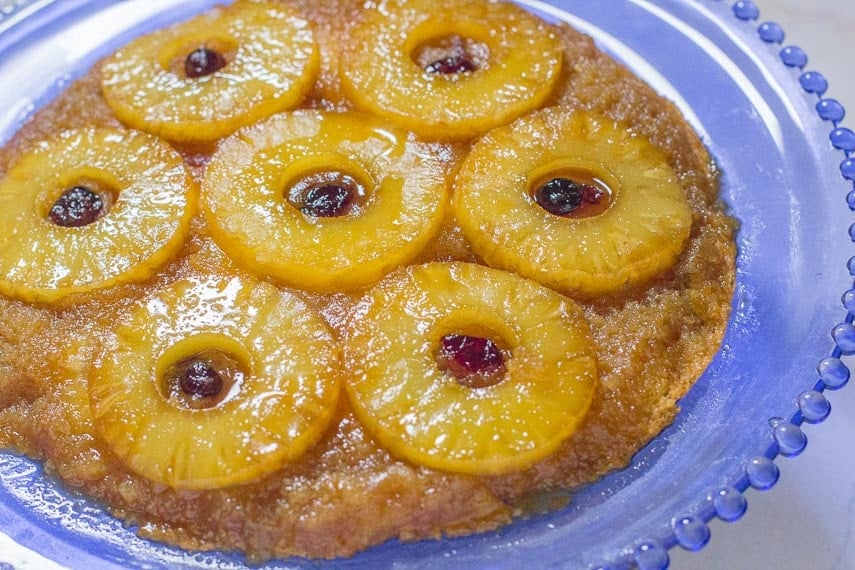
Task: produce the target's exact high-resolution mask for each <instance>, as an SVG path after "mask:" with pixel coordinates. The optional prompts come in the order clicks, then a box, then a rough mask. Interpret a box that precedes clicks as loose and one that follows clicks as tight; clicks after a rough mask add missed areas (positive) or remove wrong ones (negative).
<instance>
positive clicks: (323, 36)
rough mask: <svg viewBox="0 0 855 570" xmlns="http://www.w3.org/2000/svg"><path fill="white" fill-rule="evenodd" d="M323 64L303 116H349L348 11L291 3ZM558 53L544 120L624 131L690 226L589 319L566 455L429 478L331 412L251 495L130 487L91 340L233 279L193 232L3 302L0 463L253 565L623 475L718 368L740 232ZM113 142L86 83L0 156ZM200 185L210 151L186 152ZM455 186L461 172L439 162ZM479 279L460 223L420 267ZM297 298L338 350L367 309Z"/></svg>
mask: <svg viewBox="0 0 855 570" xmlns="http://www.w3.org/2000/svg"><path fill="white" fill-rule="evenodd" d="M291 3H292V4H296V5H297V6H298V7H299V8H300V9H301V10H303V11H304V12H305V14H306V16H307V18H308V19H309V20H310V21H313V22H315V31H316V35H317V38H318V41H319V44H320V46H321V54H322V60H323V66H322V69H323V70H322V74H321V77H320V79H319V80H318V82H317V84H316V86H315V90H314V92H313V93H312V95H311V96H310V99H309V100H308V101H307V103H306V106H308V107H315V108H324V109H328V110H336V111H342V110H346V109H348V108H349V104H348V102H347V101H346V100H344V99H343V97H342V96H341V94H340V89H339V82H338V79H337V75H336V73H335V70H336V69H337V65H338V63H337V54H336V46H337V42H338V41H339V39H340V38H341V37H346V36H345V35H344V32H343V30H344V27H345V25H346V22H348V21H352V20H354V19H356V18H358V17H359V15H358V8H357V6H358V5H359V4H360V3H361V2H359V1H357V0H346V1H340V0H323V1H321V2H317V1H314V0H291ZM557 33H558V34H559V35H560V36H561V37H562V38H563V41H564V45H565V50H566V53H565V70H564V77H563V80H562V81H561V82H560V83H561V87H560V88H559V90H558V92H557V93H556V94H555V95H554V97H553V99H552V101H551V102H550V103H551V104H561V105H569V106H572V107H578V108H584V109H589V110H593V111H597V112H600V113H604V114H606V115H609V116H611V117H613V118H615V119H618V120H620V121H624V122H625V123H627V124H628V125H630V126H631V128H632V129H634V130H635V131H636V132H638V133H640V134H642V135H644V136H646V137H647V138H649V139H650V140H651V141H652V142H653V143H654V144H655V145H656V146H658V147H660V148H661V149H662V150H664V151H665V153H666V155H667V157H668V160H669V161H670V163H671V165H672V166H673V167H674V168H675V170H676V171H677V172H678V173H679V175H680V179H681V181H682V184H683V187H684V188H685V189H686V192H687V195H688V199H689V202H690V204H691V207H692V209H693V211H694V226H693V232H692V236H691V240H690V243H689V244H688V246H687V248H686V250H685V252H684V254H683V256H682V258H681V259H680V261H679V263H678V264H677V265H676V266H675V267H674V268H672V270H670V271H669V272H668V273H667V274H666V275H664V276H661V277H660V278H659V279H658V280H656V281H655V282H654V283H652V284H647V285H646V286H644V287H643V288H642V289H639V290H634V291H626V292H623V293H621V294H620V295H619V296H613V297H609V298H602V299H598V300H596V301H593V302H586V303H584V306H585V310H586V313H587V316H588V318H589V319H590V321H591V323H592V328H593V330H594V334H595V338H596V341H597V343H598V345H599V347H600V348H599V355H598V356H599V367H600V375H601V390H600V396H599V397H598V398H597V400H596V402H595V404H594V406H593V408H592V410H591V412H590V414H589V415H588V416H587V418H586V420H585V422H584V424H583V426H582V427H581V429H580V430H579V431H578V432H577V433H576V434H575V435H574V436H573V437H572V438H571V439H570V440H568V441H567V442H565V444H564V445H563V446H562V447H561V449H560V450H559V451H558V452H557V453H555V454H554V455H552V456H550V457H549V458H547V459H545V460H543V461H541V462H540V463H539V464H537V465H536V466H534V467H532V468H530V469H528V470H526V471H523V472H521V473H513V474H509V475H504V476H500V477H494V478H479V477H473V476H464V475H456V474H449V473H441V472H436V471H431V470H429V469H426V468H422V467H418V466H415V465H411V464H408V463H405V462H402V461H399V460H397V459H395V458H394V457H391V456H390V455H389V454H388V453H387V452H386V451H385V450H384V449H383V448H382V447H380V446H379V445H378V444H377V443H376V442H375V441H374V440H373V439H372V438H371V437H370V436H369V435H368V434H366V433H365V431H364V430H363V428H362V426H361V425H360V424H359V422H358V421H357V420H356V419H355V416H354V415H353V414H352V412H351V411H350V409H348V405H347V402H346V398H342V403H341V405H340V410H339V415H338V419H337V421H336V422H334V427H332V428H331V429H330V430H329V432H328V434H327V435H326V437H325V439H324V440H323V441H322V442H321V443H320V444H319V445H318V446H317V447H315V448H314V449H313V450H311V451H310V452H309V453H308V454H307V455H306V456H304V458H303V459H301V460H300V461H299V462H298V463H296V464H293V465H288V466H286V467H285V468H283V469H282V470H281V471H279V472H277V473H274V474H273V475H270V476H268V477H266V478H264V479H262V480H260V481H257V482H255V483H252V484H249V485H244V486H237V487H232V488H226V489H219V490H212V491H204V492H186V491H177V490H173V489H170V488H167V487H165V486H163V485H159V484H155V483H153V482H151V481H148V480H146V479H144V478H142V477H140V476H137V475H134V474H132V473H130V472H129V471H128V470H127V469H126V468H125V467H124V466H123V464H122V463H121V462H120V461H119V460H118V459H117V458H116V457H115V456H114V455H113V454H112V452H111V451H110V449H109V448H108V447H107V445H106V444H105V443H104V442H103V441H102V440H101V439H100V437H99V436H98V431H97V429H96V426H95V425H93V420H92V418H91V415H90V410H89V404H88V396H87V384H86V382H87V380H86V379H87V376H88V373H89V372H88V371H89V370H90V369H91V368H92V367H93V366H95V365H97V363H98V355H99V353H100V351H102V350H109V347H104V346H102V344H103V343H102V342H101V340H100V339H101V338H102V334H101V331H103V330H105V329H106V328H107V327H108V326H109V325H110V324H111V323H113V322H115V321H116V320H117V319H119V318H122V317H123V316H124V315H126V314H127V312H128V311H129V308H130V307H131V306H133V305H134V304H135V303H137V302H139V301H140V300H141V299H143V298H144V297H146V295H147V294H148V293H149V292H150V291H152V290H154V289H156V288H158V287H161V286H164V285H165V284H167V283H170V282H172V281H174V280H176V279H178V278H180V277H183V276H189V275H194V274H204V273H206V272H210V271H226V272H233V273H239V272H240V270H239V269H237V268H236V267H234V266H233V265H232V264H231V262H230V261H229V260H228V259H227V258H225V256H223V255H222V254H221V253H220V252H219V251H218V250H217V248H216V247H215V246H214V245H213V243H212V242H211V240H210V238H209V237H208V236H207V235H206V233H205V227H204V223H203V221H202V220H201V217H199V216H197V219H196V220H195V221H194V225H193V236H192V239H190V240H189V241H188V243H187V244H186V246H185V248H184V251H183V252H182V254H181V255H180V256H179V257H178V258H177V259H175V260H174V261H173V262H171V263H170V264H169V265H168V266H167V267H165V268H164V269H163V270H162V271H160V272H159V274H158V275H157V276H155V277H154V278H152V279H150V280H149V281H147V282H144V283H140V284H132V285H123V286H118V287H115V288H113V289H110V290H107V291H104V292H100V293H94V294H87V295H83V296H81V298H78V299H76V300H75V301H74V302H70V303H66V304H65V305H63V306H59V307H39V306H29V305H26V304H24V303H21V302H18V301H15V300H10V299H5V298H0V447H5V448H14V449H16V450H19V451H22V452H24V453H26V454H27V455H30V456H34V457H38V458H42V459H43V460H44V461H45V464H46V465H47V467H48V469H49V470H50V472H52V473H54V474H55V475H56V476H58V477H59V478H60V479H61V480H62V481H64V483H65V484H66V485H67V486H69V487H71V488H74V489H80V490H81V491H82V492H83V493H84V494H86V495H90V496H93V497H95V498H97V499H98V500H100V501H102V502H103V503H104V504H106V505H107V506H108V507H109V509H110V510H111V511H112V512H113V513H114V514H115V515H116V516H118V517H120V518H122V519H125V520H127V521H128V522H129V523H132V524H135V525H138V526H139V529H140V533H141V534H142V535H144V536H147V537H151V538H154V539H157V540H163V541H166V542H169V543H173V544H177V545H180V546H182V547H186V548H191V549H211V548H221V549H239V550H243V551H245V552H247V553H248V555H249V557H250V559H252V560H263V559H266V558H270V557H275V556H289V555H301V556H309V557H323V558H330V557H336V556H349V555H352V554H353V553H355V552H357V551H359V550H361V549H364V548H366V547H368V546H371V545H374V544H377V543H380V542H382V541H384V540H387V539H389V538H394V537H398V538H400V539H403V540H415V539H422V538H428V537H439V536H441V535H446V536H451V535H460V534H467V533H471V532H476V531H485V530H490V529H494V528H496V527H498V526H500V525H502V524H505V523H507V522H508V521H509V520H511V518H512V517H513V516H515V515H520V514H526V513H528V512H530V506H531V505H532V504H533V501H532V500H531V497H533V496H539V495H540V494H542V493H543V492H545V491H547V492H548V491H549V490H551V489H561V488H568V487H569V488H572V487H574V486H578V485H580V484H583V483H586V482H590V481H592V480H594V479H596V478H597V477H599V476H602V475H603V474H604V473H606V472H608V471H609V470H613V469H616V468H620V467H623V466H625V465H626V464H627V462H628V461H629V459H630V458H631V456H632V454H633V453H634V452H635V451H637V450H638V449H639V448H640V447H641V446H642V445H643V444H645V443H646V442H647V441H649V440H650V439H651V438H653V437H654V436H655V435H656V434H657V433H659V432H660V431H661V430H662V429H663V428H664V427H665V426H667V425H668V424H669V423H670V422H671V421H672V420H673V418H674V416H675V414H676V412H677V406H676V400H677V399H678V398H680V397H681V396H682V395H683V394H685V392H686V391H687V390H688V389H689V387H690V386H691V385H692V383H693V381H694V380H695V379H696V378H697V377H698V376H699V375H700V374H701V373H702V372H703V370H704V368H705V367H706V366H707V364H708V363H709V361H710V360H711V358H712V357H713V355H714V354H715V352H716V351H717V350H718V347H719V345H720V342H721V339H722V337H723V334H724V330H725V327H726V324H727V320H728V316H729V310H730V303H731V296H732V292H733V288H734V278H735V277H734V275H735V269H734V263H735V261H734V260H735V245H734V241H733V234H734V229H735V225H734V222H733V220H732V219H730V218H728V217H727V216H726V214H725V213H724V211H723V207H722V205H721V204H720V202H719V198H718V176H717V172H716V169H715V166H714V164H713V163H712V162H711V160H710V157H709V156H708V154H707V152H706V150H705V148H704V146H703V145H702V143H701V141H700V140H699V139H698V137H697V136H696V135H695V133H694V132H693V131H692V130H691V128H690V127H689V126H688V125H687V124H686V122H685V121H684V119H683V118H682V117H681V115H680V113H679V112H678V110H677V109H676V108H675V107H674V106H673V105H672V104H671V103H669V102H667V101H665V100H663V99H662V98H661V97H659V96H658V95H656V94H655V93H654V92H653V91H652V90H651V89H650V88H649V87H648V86H647V85H645V84H644V83H643V82H641V81H640V80H639V79H637V78H635V77H634V76H633V75H632V74H631V73H629V72H628V71H627V70H626V69H625V68H623V67H622V66H620V65H619V64H617V63H616V62H614V61H613V60H611V59H610V58H608V57H607V56H605V55H604V54H602V53H601V52H599V51H598V50H597V49H596V48H595V47H594V44H593V42H592V41H591V40H590V39H589V38H587V37H585V36H583V35H581V34H579V33H577V32H575V31H573V30H571V29H569V28H567V27H561V28H558V29H557ZM108 125H109V126H119V125H120V124H119V122H118V121H117V120H116V118H115V117H114V116H113V115H112V113H111V112H110V110H109V108H108V107H107V105H106V103H105V102H104V100H103V99H102V97H101V94H100V90H99V70H98V67H97V66H96V67H95V68H94V69H93V70H92V71H91V72H90V73H89V74H88V75H87V76H85V77H84V78H82V79H81V80H79V81H78V82H76V83H75V84H74V85H72V86H71V87H70V88H69V89H68V90H67V91H66V92H64V93H63V94H62V95H60V96H59V98H58V99H57V100H56V101H54V102H53V103H51V104H50V105H49V106H48V107H47V108H45V109H43V110H42V111H40V112H38V113H37V114H36V116H35V117H34V119H33V120H32V121H30V122H29V123H28V124H27V125H26V126H25V127H24V128H23V129H22V130H21V131H20V132H19V133H18V134H17V135H16V136H15V137H14V139H13V140H12V141H11V142H10V143H9V144H8V145H7V146H6V148H5V149H3V150H2V151H0V174H2V173H5V172H6V171H7V170H8V168H9V167H10V165H11V164H13V163H14V161H15V160H16V159H17V158H18V157H19V156H20V155H21V154H22V153H23V152H24V151H26V150H27V149H28V148H30V147H32V146H33V144H34V143H35V142H37V141H39V140H42V139H46V138H50V137H52V136H55V134H56V133H57V132H59V131H60V130H62V129H70V128H75V127H82V126H108ZM181 150H182V152H183V153H184V155H185V157H186V160H187V163H188V165H189V166H190V168H191V169H192V172H193V173H194V175H195V176H196V177H197V179H199V180H201V178H202V176H203V174H204V169H205V164H206V163H207V157H208V155H209V154H210V152H211V151H212V150H213V149H199V148H196V149H193V148H184V149H181ZM436 150H437V152H439V153H440V154H441V155H442V156H444V157H446V159H447V160H446V161H445V162H446V168H447V171H448V174H449V175H453V172H454V170H455V168H456V166H457V164H458V162H459V160H460V158H461V157H462V156H463V154H464V150H465V149H464V148H463V147H462V146H460V145H457V146H452V145H436ZM452 259H453V260H466V261H476V259H475V257H474V255H473V254H472V252H471V251H470V250H469V248H468V246H467V244H466V242H465V241H464V240H463V238H462V236H461V234H460V231H459V230H458V228H457V227H456V226H455V225H454V222H453V220H451V219H449V220H447V222H446V224H445V226H444V229H443V231H442V232H441V233H440V235H439V236H438V237H437V238H436V239H435V240H434V242H433V243H432V244H431V245H430V246H429V247H428V248H427V249H426V251H424V252H423V253H422V254H421V255H420V257H419V258H418V259H417V260H416V262H423V261H428V260H452ZM299 294H300V295H301V296H302V297H303V298H305V299H306V300H307V301H309V303H310V304H311V305H312V306H313V307H315V308H316V309H317V310H318V311H319V312H320V314H322V315H323V316H324V318H325V319H326V321H327V322H328V323H329V325H330V326H331V327H332V329H333V330H335V331H336V332H337V333H338V334H341V330H342V325H343V317H344V315H345V314H346V313H347V311H348V310H349V308H350V307H351V306H352V304H353V303H354V301H355V299H356V298H358V297H359V295H360V293H359V292H355V293H352V294H334V295H310V294H306V293H303V292H299Z"/></svg>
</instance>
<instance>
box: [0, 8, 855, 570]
mask: <svg viewBox="0 0 855 570" xmlns="http://www.w3.org/2000/svg"><path fill="white" fill-rule="evenodd" d="M215 3H217V0H126V1H123V2H115V1H113V0H75V1H73V2H72V1H64V2H59V1H50V0H36V1H30V2H24V1H21V0H18V2H17V3H16V2H14V1H12V2H9V1H8V0H0V78H2V84H3V86H4V87H3V89H2V90H0V143H2V142H4V141H6V140H8V138H9V137H11V135H12V134H13V133H14V132H15V130H16V129H17V128H18V127H20V125H21V124H22V123H23V122H24V121H25V120H26V119H27V118H28V117H29V116H30V115H31V114H32V113H33V110H34V109H37V108H39V107H40V106H42V105H44V104H45V103H46V102H47V101H49V100H50V99H51V98H53V97H55V96H56V95H57V93H59V92H60V91H61V90H62V89H63V88H64V87H65V86H66V85H67V83H68V82H69V81H70V80H72V79H74V78H76V77H78V76H80V75H82V74H83V73H85V71H86V70H87V69H88V68H89V67H90V66H91V65H92V64H93V63H95V62H96V61H97V60H98V59H99V58H100V57H103V56H104V55H106V54H108V53H110V52H111V51H113V50H114V49H115V48H117V47H118V46H119V45H121V44H122V43H124V42H126V41H127V40H128V39H129V38H131V37H133V36H136V35H139V34H141V33H144V32H146V31H149V30H152V29H155V28H158V27H161V26H163V25H165V24H168V23H171V22H175V21H178V20H181V19H184V18H186V17H188V16H190V15H192V14H194V13H197V12H200V11H202V10H204V9H206V8H208V7H210V6H212V5H214V4H215ZM522 3H523V4H525V5H527V6H529V7H530V8H531V9H532V10H534V11H536V12H539V13H540V14H541V15H544V16H545V17H547V18H550V19H563V20H566V21H568V22H570V23H571V24H572V25H573V26H575V27H576V28H578V29H580V30H582V31H584V32H586V33H588V34H590V35H592V36H593V37H594V38H595V39H596V40H597V42H598V43H599V45H600V46H601V47H602V48H604V49H605V50H606V51H608V52H609V53H611V54H612V55H614V56H615V57H617V58H618V59H620V60H621V61H623V62H624V63H625V64H627V65H628V66H629V67H630V68H632V70H633V71H634V72H635V73H637V74H638V75H640V76H641V77H642V78H644V79H645V80H646V81H648V82H649V83H650V84H651V85H652V86H653V87H654V88H656V89H657V90H658V91H660V92H661V93H662V94H664V95H665V96H666V97H668V98H670V99H671V100H673V101H674V102H675V103H676V104H677V105H678V106H679V107H680V108H681V109H682V111H683V113H684V114H685V116H686V117H687V118H688V120H689V121H690V122H691V123H692V125H693V126H694V127H695V128H696V129H697V131H698V132H699V133H700V134H701V136H702V137H703V139H704V141H705V142H706V144H707V145H708V146H709V148H710V150H711V152H712V154H713V155H714V156H715V158H716V160H717V162H718V165H719V167H720V169H721V172H722V189H723V199H724V200H725V202H726V203H727V204H728V207H729V208H730V210H731V212H732V213H733V215H734V216H736V217H737V218H738V219H739V221H740V224H741V225H740V230H739V234H738V240H739V264H738V272H739V274H738V285H737V291H736V295H735V298H734V301H733V309H734V310H733V317H732V319H731V323H730V327H729V330H728V333H727V336H726V339H725V342H724V345H723V347H722V349H721V351H720V353H719V354H718V356H717V357H716V358H715V360H714V361H713V362H712V364H711V365H710V367H709V369H708V370H707V372H706V373H705V374H704V375H703V377H702V378H701V379H700V380H699V381H698V383H697V384H696V385H695V387H694V388H693V389H692V390H691V392H690V393H689V394H688V395H687V397H686V398H684V399H683V401H682V402H681V406H682V412H681V413H680V414H679V416H678V417H677V419H676V421H675V423H674V424H673V425H672V426H671V427H669V428H668V429H667V430H666V431H665V432H664V433H662V434H661V435H660V436H659V437H657V438H656V439H655V440H654V441H653V442H651V443H650V444H649V445H648V446H646V447H645V448H644V449H643V450H641V451H640V452H639V453H638V454H637V455H636V457H635V458H634V460H633V462H632V464H631V465H630V466H629V467H627V468H626V469H624V470H622V471H620V472H616V473H613V474H611V475H609V476H608V477H605V478H604V479H602V480H601V481H599V482H597V483H596V484H594V485H591V486H589V487H587V488H585V489H583V490H582V491H580V492H579V493H578V494H577V495H576V496H575V500H574V502H573V504H572V505H571V506H570V507H568V508H567V509H566V510H563V511H560V512H556V513H553V514H551V515H549V516H542V517H537V518H534V519H532V520H527V521H517V522H515V523H513V524H511V525H509V526H508V527H506V528H504V529H502V530H501V531H499V532H495V533H488V534H481V535H476V536H471V537H467V538H460V539H454V540H442V541H425V542H419V543H415V544H400V543H397V542H394V541H393V542H390V543H387V544H384V545H381V546H379V547H376V548H373V549H370V550H368V551H366V552H364V553H362V554H359V555H358V556H356V557H355V558H353V559H352V560H347V561H337V562H335V563H333V564H334V565H335V566H336V567H339V568H350V567H354V568H355V567H371V568H380V567H389V566H393V565H394V566H395V567H396V568H417V567H418V568H422V567H430V568H446V567H447V568H459V567H472V566H480V567H483V566H489V567H506V566H524V565H527V564H530V563H531V561H533V560H536V561H537V562H538V566H539V567H573V568H597V567H604V568H606V567H607V568H615V569H617V568H628V567H631V566H634V565H635V566H638V567H640V568H643V569H650V568H664V567H665V566H667V564H668V554H667V551H668V549H669V548H671V547H674V546H676V545H680V546H682V547H684V548H687V549H700V548H702V547H703V546H704V545H705V544H706V542H707V540H708V539H709V529H708V527H707V525H706V523H707V522H708V521H709V520H710V519H712V518H713V517H719V518H721V519H724V520H736V519H738V518H740V517H741V516H742V514H743V512H744V511H745V508H746V501H745V498H744V496H743V494H742V492H743V491H745V490H746V489H747V488H748V487H754V488H758V489H767V488H770V487H771V486H773V485H774V484H775V482H776V481H777V476H778V469H777V467H776V466H775V464H774V462H773V459H774V458H775V457H776V456H778V455H785V456H793V455H797V454H799V453H800V452H801V450H802V449H803V448H804V446H805V444H806V438H805V435H804V433H803V432H802V431H801V429H800V428H799V425H801V424H802V422H812V423H813V422H819V421H822V420H823V419H824V418H825V417H826V416H827V415H828V411H829V405H828V402H827V400H826V399H825V397H824V396H823V392H824V391H825V390H826V389H837V388H840V387H842V386H843V385H845V384H846V382H847V381H848V379H849V371H848V370H847V368H846V367H845V365H844V364H843V363H842V362H841V360H840V357H841V355H842V354H851V353H853V352H855V326H853V325H852V316H851V315H850V314H848V312H847V309H849V310H852V311H855V292H847V290H849V289H850V288H851V286H852V275H851V274H855V261H853V262H848V260H847V258H846V256H845V254H843V253H841V252H842V251H843V248H842V247H836V245H842V244H843V243H848V242H849V241H850V237H855V231H852V230H850V229H849V227H848V223H847V221H846V220H847V217H848V215H849V207H847V204H848V205H850V206H852V207H853V208H855V192H853V191H852V180H855V161H853V160H850V159H849V156H850V152H851V151H855V134H853V133H852V131H850V130H848V129H845V128H841V127H840V124H839V121H840V120H841V119H842V118H843V110H842V108H841V107H840V106H839V104H837V103H836V102H835V101H833V100H826V99H824V98H823V94H824V93H825V91H826V89H827V84H826V82H825V79H824V78H823V77H822V76H821V75H820V74H818V73H815V72H810V71H806V70H805V69H804V66H805V64H806V57H805V55H804V53H803V52H801V50H799V49H798V48H792V47H789V48H786V47H784V46H783V45H781V43H780V42H781V41H782V39H783V32H782V30H780V28H779V27H778V26H776V25H774V24H763V25H761V24H760V22H759V21H758V20H757V18H758V10H757V8H756V6H755V5H754V4H753V3H751V2H748V1H741V2H737V3H735V4H733V3H731V2H724V1H721V0H609V2H607V3H604V2H591V1H590V0H553V1H552V2H548V3H547V2H538V1H536V0H524V1H523V2H522ZM650 38H655V41H651V39H650ZM847 263H848V267H847ZM844 292H847V293H846V295H845V296H844V304H845V305H846V307H845V308H844V307H843V306H841V304H840V298H841V293H844ZM0 529H2V532H3V533H5V535H8V537H10V538H11V539H13V540H14V541H15V543H16V544H12V542H11V541H10V540H9V539H8V538H7V537H6V536H4V535H3V534H0V551H2V552H4V553H5V552H7V551H10V550H11V549H13V548H14V549H15V551H17V550H18V549H20V550H21V551H22V554H20V555H18V554H15V556H19V557H20V558H21V561H22V563H24V560H25V559H28V560H30V564H33V565H34V566H35V567H44V565H45V564H47V562H45V559H47V560H51V561H55V562H57V563H59V564H61V565H64V566H67V567H70V568H117V569H118V568H159V567H169V568H184V567H186V568H191V567H193V568H195V567H217V568H231V567H241V566H243V563H244V561H243V559H242V558H241V557H240V556H238V555H236V554H231V553H226V554H218V553H209V554H196V553H186V552H183V551H181V550H178V549H174V548H170V547H166V546H163V545H160V544H156V543H153V542H149V541H146V540H143V539H140V538H138V537H137V536H136V535H135V534H134V529H128V528H125V527H123V526H122V525H121V523H119V522H118V521H116V520H115V519H113V518H112V517H110V516H108V515H107V514H105V512H104V511H103V509H101V508H100V507H99V506H98V505H96V504H93V503H90V502H88V501H86V500H84V499H82V498H80V497H77V496H75V495H73V494H69V493H68V492H67V491H65V490H63V489H62V488H60V487H58V486H57V485H56V484H55V483H54V482H53V481H51V480H50V479H48V478H46V477H44V475H43V474H42V471H41V468H40V467H39V466H38V465H37V464H34V463H33V462H31V461H29V460H26V459H24V458H20V457H17V456H14V455H10V454H2V453H0ZM21 546H23V547H25V548H26V550H27V553H24V549H21V548H20V547H21ZM30 552H34V553H37V554H31V553H30ZM33 556H37V557H39V558H37V560H36V562H33V561H32V560H31V558H32V557H33ZM41 557H43V558H41ZM304 564H305V565H308V566H312V567H315V566H316V565H317V563H309V562H304V561H300V560H289V561H281V562H278V563H275V564H271V565H270V567H271V568H291V567H299V566H301V565H304ZM2 566H3V564H2V563H0V567H2Z"/></svg>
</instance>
